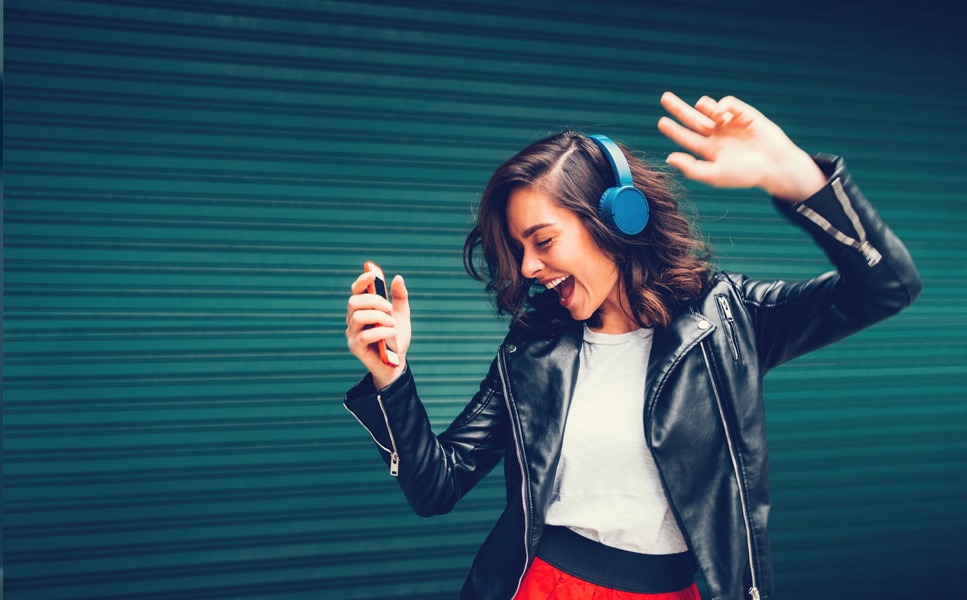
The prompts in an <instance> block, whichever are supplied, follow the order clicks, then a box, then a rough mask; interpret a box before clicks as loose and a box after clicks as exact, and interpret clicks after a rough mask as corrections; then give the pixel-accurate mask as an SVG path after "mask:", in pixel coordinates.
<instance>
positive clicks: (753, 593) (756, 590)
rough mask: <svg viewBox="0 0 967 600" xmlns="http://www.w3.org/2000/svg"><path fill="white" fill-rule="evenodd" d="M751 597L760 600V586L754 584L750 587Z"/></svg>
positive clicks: (753, 599)
mask: <svg viewBox="0 0 967 600" xmlns="http://www.w3.org/2000/svg"><path fill="white" fill-rule="evenodd" d="M749 597H751V598H752V600H759V588H757V587H754V586H753V587H750V588H749Z"/></svg>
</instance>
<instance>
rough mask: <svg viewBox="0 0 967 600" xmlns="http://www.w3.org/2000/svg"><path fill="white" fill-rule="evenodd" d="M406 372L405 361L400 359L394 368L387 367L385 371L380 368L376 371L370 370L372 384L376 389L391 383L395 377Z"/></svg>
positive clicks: (397, 377)
mask: <svg viewBox="0 0 967 600" xmlns="http://www.w3.org/2000/svg"><path fill="white" fill-rule="evenodd" d="M405 372H406V361H405V360H404V361H401V362H400V366H398V367H394V368H387V369H386V370H385V371H384V370H382V369H380V371H379V372H378V373H374V372H370V375H372V377H373V385H374V386H375V387H376V389H377V390H382V389H384V388H387V387H389V386H390V385H392V384H393V383H394V382H395V381H396V380H397V379H399V378H400V377H402V376H403V373H405Z"/></svg>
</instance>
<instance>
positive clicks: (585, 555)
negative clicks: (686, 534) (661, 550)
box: [537, 525, 696, 594]
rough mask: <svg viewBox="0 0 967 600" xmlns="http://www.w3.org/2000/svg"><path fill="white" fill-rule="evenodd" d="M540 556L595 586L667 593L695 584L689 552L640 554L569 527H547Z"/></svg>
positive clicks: (538, 554) (539, 551) (693, 563)
mask: <svg viewBox="0 0 967 600" xmlns="http://www.w3.org/2000/svg"><path fill="white" fill-rule="evenodd" d="M537 556H538V557H540V558H541V560H543V561H544V562H547V563H548V564H550V565H553V566H555V567H557V568H558V569H560V570H562V571H564V572H565V573H568V574H570V575H573V576H575V577H580V578H581V579H583V580H585V581H587V582H590V583H593V584H595V585H600V586H604V587H607V588H611V589H614V590H621V591H624V592H634V593H638V594H667V593H670V592H677V591H679V590H683V589H685V588H687V587H689V586H691V585H692V584H693V583H694V582H695V569H696V567H695V561H694V560H693V559H692V555H691V553H690V552H682V553H680V554H638V553H637V552H628V551H627V550H621V549H619V548H612V547H610V546H605V545H604V544H599V543H598V542H595V541H594V540H589V539H588V538H586V537H584V536H581V535H578V534H576V533H574V532H573V531H571V530H570V529H568V528H567V527H558V526H554V525H548V526H547V527H545V528H544V533H543V535H541V543H540V546H539V547H538V548H537Z"/></svg>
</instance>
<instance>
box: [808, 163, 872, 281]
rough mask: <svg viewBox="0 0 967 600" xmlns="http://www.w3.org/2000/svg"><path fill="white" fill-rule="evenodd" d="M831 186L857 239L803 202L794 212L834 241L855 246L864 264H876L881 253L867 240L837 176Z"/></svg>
mask: <svg viewBox="0 0 967 600" xmlns="http://www.w3.org/2000/svg"><path fill="white" fill-rule="evenodd" d="M832 186H833V194H835V196H836V199H837V200H839V203H840V205H841V206H842V207H843V212H844V213H845V214H846V217H847V218H848V219H849V220H850V223H852V224H853V229H855V230H856V235H857V237H858V238H859V239H854V238H852V237H850V236H848V235H846V234H845V233H843V232H842V231H840V230H839V229H836V227H835V226H833V224H832V223H830V222H829V221H828V220H827V219H826V218H825V217H823V216H822V215H821V214H819V213H817V212H816V211H814V210H813V209H811V208H809V207H808V206H806V205H805V204H800V205H799V206H797V207H796V212H797V213H799V214H801V215H802V216H804V217H806V218H807V219H809V220H810V221H812V222H813V223H815V224H816V225H817V226H818V227H819V228H821V229H822V230H823V231H825V232H826V233H828V234H829V235H831V236H833V238H834V239H835V240H836V241H838V242H840V243H842V244H846V245H847V246H850V247H852V248H856V250H857V251H859V253H860V254H862V255H863V258H865V259H866V264H868V265H869V266H871V267H873V266H876V265H877V264H878V263H879V262H880V261H881V260H883V255H882V254H880V252H879V251H878V250H877V249H876V248H874V247H873V244H871V243H870V242H869V241H867V239H866V229H864V228H863V223H861V222H860V217H859V215H857V214H856V211H855V210H853V206H852V205H851V204H850V201H849V197H848V196H847V195H846V192H845V191H844V190H843V182H842V181H840V179H839V177H837V178H836V179H834V180H833V182H832Z"/></svg>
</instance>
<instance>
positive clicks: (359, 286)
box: [350, 271, 376, 294]
mask: <svg viewBox="0 0 967 600" xmlns="http://www.w3.org/2000/svg"><path fill="white" fill-rule="evenodd" d="M374 281H376V273H374V272H372V271H368V272H365V273H362V274H361V275H360V276H359V277H357V278H356V281H354V282H353V283H352V285H351V286H350V289H352V292H353V293H354V294H364V293H366V288H368V287H369V285H370V284H371V283H373V282H374Z"/></svg>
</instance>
